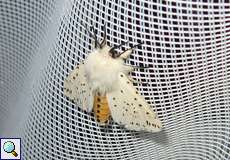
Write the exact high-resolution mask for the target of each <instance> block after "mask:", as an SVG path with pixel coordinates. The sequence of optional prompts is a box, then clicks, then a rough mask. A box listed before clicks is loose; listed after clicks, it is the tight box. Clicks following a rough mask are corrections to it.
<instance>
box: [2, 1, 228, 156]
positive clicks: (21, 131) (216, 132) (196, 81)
mask: <svg viewBox="0 0 230 160" xmlns="http://www.w3.org/2000/svg"><path fill="white" fill-rule="evenodd" d="M81 21H83V22H84V23H85V24H87V25H88V26H89V25H94V27H95V29H96V30H98V36H99V37H102V32H103V31H102V27H103V25H104V24H106V25H107V31H108V37H107V38H108V41H109V43H110V45H114V44H119V43H121V42H124V41H127V40H129V41H130V42H131V43H133V44H135V43H137V42H140V41H143V42H144V44H143V46H142V47H139V48H138V49H137V50H136V51H135V53H134V54H133V55H132V56H131V58H130V60H129V61H128V62H127V63H130V64H132V65H147V66H149V67H150V68H149V69H145V70H136V71H135V72H134V73H133V77H134V78H135V79H137V80H139V81H142V82H143V83H142V84H138V85H137V88H138V90H139V91H140V93H142V94H143V95H144V96H145V98H146V100H147V101H148V102H149V103H150V104H151V106H153V107H154V109H155V110H156V112H157V113H158V116H159V118H160V119H161V121H162V122H163V126H164V129H163V131H162V132H159V133H156V134H152V133H141V132H131V131H128V130H125V129H124V128H122V127H120V126H118V125H116V124H115V123H112V124H110V125H109V126H108V127H107V128H102V127H99V126H98V125H97V124H96V122H95V120H94V118H93V115H89V114H87V113H85V112H83V111H82V110H81V109H79V107H78V106H76V105H75V104H73V103H72V101H69V100H67V99H66V97H65V96H63V81H64V79H65V78H66V76H67V75H68V73H69V72H70V71H71V70H72V69H73V68H74V66H75V65H77V64H79V61H81V60H83V59H84V58H85V57H86V56H87V54H88V53H89V52H90V50H91V49H92V44H91V42H92V39H91V37H90V36H89V35H88V34H87V33H86V32H85V30H84V27H82V25H81V24H80V22H81ZM229 42H230V2H229V1H228V0H219V1H215V0H209V1H208V0H197V1H193V0H190V1H189V0H187V1H179V0H178V1H160V0H154V1H151V2H150V1H149V2H148V1H142V0H134V1H132V2H128V1H119V0H108V1H102V0H100V1H93V0H86V1H84V0H76V1H48V0H47V1H43V0H38V1H29V0H23V1H21V0H15V1H8V0H0V102H1V103H0V120H1V121H0V127H1V128H0V136H13V137H16V136H20V137H22V147H23V150H22V156H23V159H28V160H37V159H69V160H72V159H137V160H139V159H156V160H158V159H159V160H168V159H173V160H176V159H189V160H192V159H194V160H198V159H207V160H217V159H226V160H228V159H230V153H229V152H230V149H229V148H230V43H229Z"/></svg>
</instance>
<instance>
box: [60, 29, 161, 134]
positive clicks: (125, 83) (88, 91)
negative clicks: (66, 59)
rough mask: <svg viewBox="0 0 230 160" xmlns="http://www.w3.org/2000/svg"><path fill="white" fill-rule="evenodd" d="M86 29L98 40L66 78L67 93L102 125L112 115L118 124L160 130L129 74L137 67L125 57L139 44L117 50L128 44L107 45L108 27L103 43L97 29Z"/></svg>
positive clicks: (156, 119)
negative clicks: (120, 50)
mask: <svg viewBox="0 0 230 160" xmlns="http://www.w3.org/2000/svg"><path fill="white" fill-rule="evenodd" d="M92 28H93V27H92ZM86 29H87V28H86ZM87 31H88V32H89V33H90V36H92V37H93V38H94V40H95V49H94V50H93V51H92V52H91V53H90V54H89V55H88V57H87V58H86V59H85V61H84V62H83V63H81V64H79V65H78V66H77V67H76V68H75V69H74V70H73V71H72V72H71V73H70V75H69V76H68V77H67V78H66V80H65V81H64V94H65V95H66V96H67V97H69V98H70V99H72V100H74V102H75V103H77V104H78V105H80V106H81V107H82V109H83V110H85V111H87V112H92V110H93V111H94V115H95V117H96V120H97V122H98V123H99V124H102V125H105V124H107V123H108V119H109V118H110V115H111V117H112V119H113V120H114V121H115V122H116V123H118V124H120V125H124V127H125V128H127V129H129V130H135V131H141V130H143V131H149V132H159V131H160V130H161V128H162V124H161V121H160V120H159V119H158V118H157V116H156V113H154V112H153V110H152V108H151V107H150V105H149V104H148V103H147V102H146V101H145V99H144V98H143V97H142V96H141V95H139V94H138V91H137V90H136V88H135V87H134V86H133V80H132V78H131V77H130V76H129V73H130V72H132V71H133V69H134V68H133V67H131V66H128V65H126V64H125V59H127V58H128V57H129V55H130V54H131V53H132V52H133V49H134V48H135V47H136V46H138V45H140V44H137V45H135V46H133V47H131V48H130V49H128V50H125V51H124V52H122V53H118V52H117V51H116V49H117V48H119V47H121V46H122V45H124V44H125V43H123V44H120V45H117V46H114V47H110V46H108V45H107V42H106V27H105V26H104V38H103V40H102V42H101V43H99V42H98V41H97V37H96V32H95V30H94V28H93V32H94V34H92V33H91V32H90V31H89V30H87Z"/></svg>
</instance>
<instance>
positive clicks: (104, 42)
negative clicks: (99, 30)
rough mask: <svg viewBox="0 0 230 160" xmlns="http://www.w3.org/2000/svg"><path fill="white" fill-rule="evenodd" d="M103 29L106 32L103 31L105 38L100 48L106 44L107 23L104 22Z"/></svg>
mask: <svg viewBox="0 0 230 160" xmlns="http://www.w3.org/2000/svg"><path fill="white" fill-rule="evenodd" d="M103 30H104V33H103V40H102V41H101V44H100V48H102V47H104V46H105V45H106V41H107V40H106V36H107V35H106V24H104V26H103Z"/></svg>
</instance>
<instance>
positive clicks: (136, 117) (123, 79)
mask: <svg viewBox="0 0 230 160" xmlns="http://www.w3.org/2000/svg"><path fill="white" fill-rule="evenodd" d="M107 99H108V103H109V107H110V111H111V115H112V118H113V120H114V121H115V122H117V123H118V124H121V125H124V126H125V127H126V128H127V129H129V130H135V131H140V130H143V131H148V132H159V131H160V130H161V128H162V124H161V121H160V120H159V119H158V118H157V116H156V113H155V112H153V110H152V109H151V107H150V105H149V104H148V103H147V102H146V101H145V99H144V97H142V96H141V95H139V94H138V92H137V90H136V88H135V87H134V86H133V84H132V82H131V81H130V80H129V79H128V77H127V76H126V75H125V74H123V73H120V74H119V77H118V86H117V87H116V89H115V90H114V91H112V92H109V93H107Z"/></svg>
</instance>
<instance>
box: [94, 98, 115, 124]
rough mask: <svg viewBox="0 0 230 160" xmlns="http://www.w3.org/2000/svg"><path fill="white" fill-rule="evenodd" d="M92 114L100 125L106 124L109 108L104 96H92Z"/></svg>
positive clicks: (108, 117)
mask: <svg viewBox="0 0 230 160" xmlns="http://www.w3.org/2000/svg"><path fill="white" fill-rule="evenodd" d="M93 111H94V116H95V118H96V120H97V122H98V123H99V124H100V125H106V124H108V123H109V119H110V115H111V114H110V109H109V104H108V101H107V97H106V96H94V103H93Z"/></svg>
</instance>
